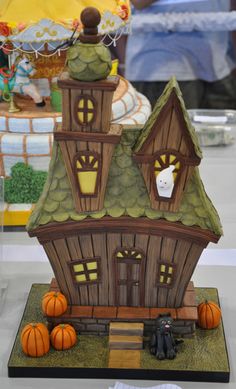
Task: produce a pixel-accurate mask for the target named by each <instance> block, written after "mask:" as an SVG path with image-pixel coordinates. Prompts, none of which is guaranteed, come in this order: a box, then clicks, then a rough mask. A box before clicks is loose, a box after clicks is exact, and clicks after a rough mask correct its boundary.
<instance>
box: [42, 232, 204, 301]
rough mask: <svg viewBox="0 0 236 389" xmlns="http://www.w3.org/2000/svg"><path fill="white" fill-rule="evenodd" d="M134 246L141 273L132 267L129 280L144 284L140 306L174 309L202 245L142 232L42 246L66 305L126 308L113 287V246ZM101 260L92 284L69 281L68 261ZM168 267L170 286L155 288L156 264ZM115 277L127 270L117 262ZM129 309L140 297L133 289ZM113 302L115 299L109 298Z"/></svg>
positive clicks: (121, 291) (122, 293) (119, 289)
mask: <svg viewBox="0 0 236 389" xmlns="http://www.w3.org/2000/svg"><path fill="white" fill-rule="evenodd" d="M120 247H123V248H124V249H125V248H136V249H137V250H138V249H140V250H142V252H143V253H144V254H145V259H144V261H145V264H144V267H143V269H145V270H143V274H141V275H140V274H138V269H139V267H138V266H139V265H137V266H136V267H135V266H133V270H132V271H133V279H134V280H136V279H138V277H140V281H141V282H143V283H144V305H145V306H146V307H169V308H172V307H179V306H181V304H182V300H183V297H184V293H185V290H186V288H187V285H188V283H189V281H190V279H191V276H192V273H193V271H194V269H195V266H196V264H197V262H198V259H199V257H200V255H201V253H202V250H203V247H202V246H199V245H198V244H196V243H191V242H189V241H186V240H176V239H172V238H168V237H158V236H149V235H145V234H120V233H112V232H111V233H107V234H106V233H98V234H82V235H80V236H72V237H68V238H66V239H57V240H55V241H53V242H48V243H45V244H44V248H45V251H46V253H47V255H48V257H49V260H50V263H51V265H52V268H53V271H54V273H55V276H56V279H57V282H58V284H59V287H60V290H61V291H62V293H64V294H65V295H66V297H67V298H68V301H69V303H70V304H72V305H94V306H96V305H100V306H113V305H116V302H117V303H118V305H127V290H126V287H125V286H124V285H118V284H115V282H116V266H115V263H114V252H115V250H117V248H120ZM93 257H100V258H101V280H100V282H99V283H97V284H91V285H78V284H75V283H74V282H73V277H72V273H71V270H70V266H69V264H70V262H71V261H75V260H78V259H83V258H93ZM161 262H165V263H166V264H170V265H171V264H173V265H174V266H173V269H174V270H173V271H174V282H173V286H172V287H160V286H158V264H160V263H161ZM122 266H123V267H121V273H120V276H121V277H124V278H126V276H127V274H126V272H127V268H126V266H125V265H124V264H123V265H122ZM132 293H133V296H132V297H133V302H134V304H133V305H134V306H138V302H139V301H140V295H139V292H138V288H137V289H135V288H133V292H132ZM115 298H117V300H118V301H117V300H116V299H115Z"/></svg>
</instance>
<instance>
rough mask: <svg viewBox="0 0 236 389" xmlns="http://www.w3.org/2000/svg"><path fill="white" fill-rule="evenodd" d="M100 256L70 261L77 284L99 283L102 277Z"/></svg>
mask: <svg viewBox="0 0 236 389" xmlns="http://www.w3.org/2000/svg"><path fill="white" fill-rule="evenodd" d="M100 263H101V258H100V257H94V258H86V259H81V260H78V261H73V262H71V263H70V266H71V270H72V274H73V278H74V281H75V283H76V284H88V283H89V284H91V283H97V282H99V280H100V277H101V270H100Z"/></svg>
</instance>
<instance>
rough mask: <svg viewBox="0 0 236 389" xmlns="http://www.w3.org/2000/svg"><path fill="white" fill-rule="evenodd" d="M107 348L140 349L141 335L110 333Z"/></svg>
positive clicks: (141, 346)
mask: <svg viewBox="0 0 236 389" xmlns="http://www.w3.org/2000/svg"><path fill="white" fill-rule="evenodd" d="M109 348H110V349H112V350H142V348H143V338H142V336H125V335H110V336H109Z"/></svg>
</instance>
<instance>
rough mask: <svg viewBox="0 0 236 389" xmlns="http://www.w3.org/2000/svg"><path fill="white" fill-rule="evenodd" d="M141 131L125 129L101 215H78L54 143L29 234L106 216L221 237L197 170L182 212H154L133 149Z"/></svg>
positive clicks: (216, 220) (113, 162)
mask: <svg viewBox="0 0 236 389" xmlns="http://www.w3.org/2000/svg"><path fill="white" fill-rule="evenodd" d="M141 132H142V131H141V129H140V127H139V128H129V129H128V128H127V129H125V128H124V129H123V134H122V137H121V141H120V144H118V145H117V146H116V148H115V151H114V155H113V158H112V162H111V166H110V171H109V177H108V183H107V188H106V194H105V201H104V209H103V210H102V211H99V212H86V213H77V212H76V211H75V208H74V205H73V199H72V192H71V187H70V184H69V180H68V177H67V173H66V169H65V165H64V162H63V159H62V155H61V151H60V148H59V145H58V144H57V142H55V143H54V147H53V155H52V160H51V164H50V168H49V174H48V178H47V182H46V184H45V187H44V190H43V193H42V196H41V198H40V200H39V201H38V203H37V205H36V207H35V209H34V211H33V213H32V215H31V217H30V219H29V222H28V225H27V229H28V230H32V229H34V228H36V227H39V226H42V225H45V224H47V223H50V222H65V221H67V220H74V221H81V220H83V219H85V218H88V217H91V218H96V219H100V218H102V217H103V216H105V215H107V216H112V217H120V216H127V215H128V216H130V217H134V218H137V217H147V218H150V219H160V218H164V219H166V220H168V221H173V222H177V221H178V222H181V223H182V224H184V225H186V226H194V225H195V226H199V227H200V228H203V229H208V230H210V231H212V232H214V233H215V234H217V235H221V234H222V229H221V224H220V220H219V216H218V214H217V212H216V210H215V208H214V206H213V205H212V203H211V201H210V200H209V198H208V197H207V195H206V193H205V190H204V187H203V184H202V182H201V179H200V177H199V173H198V169H197V168H195V171H194V174H193V176H192V178H191V179H190V181H189V183H188V185H187V187H186V190H185V193H184V196H183V199H182V202H181V206H180V209H179V212H176V213H171V212H163V211H156V210H153V209H151V207H150V200H149V196H148V193H147V190H146V186H145V183H144V180H143V177H142V173H141V171H140V170H139V168H138V166H137V164H136V163H135V161H134V160H133V158H132V153H133V148H134V145H135V144H136V142H137V140H138V139H140V134H141Z"/></svg>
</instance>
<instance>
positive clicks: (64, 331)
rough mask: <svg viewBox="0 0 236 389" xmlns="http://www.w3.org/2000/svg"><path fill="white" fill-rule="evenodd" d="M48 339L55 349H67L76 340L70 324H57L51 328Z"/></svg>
mask: <svg viewBox="0 0 236 389" xmlns="http://www.w3.org/2000/svg"><path fill="white" fill-rule="evenodd" d="M50 340H51V344H52V346H53V347H54V348H55V349H56V350H60V351H63V350H68V349H70V348H71V347H73V346H74V345H75V343H76V341H77V336H76V332H75V329H74V327H72V326H71V325H70V324H59V325H57V326H56V327H54V328H53V330H52V332H51V334H50Z"/></svg>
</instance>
